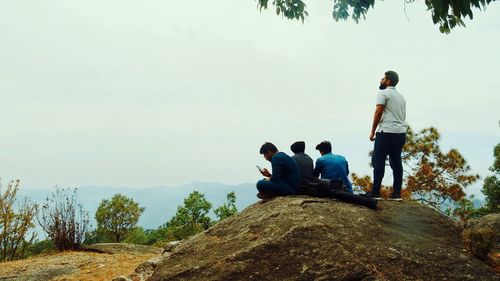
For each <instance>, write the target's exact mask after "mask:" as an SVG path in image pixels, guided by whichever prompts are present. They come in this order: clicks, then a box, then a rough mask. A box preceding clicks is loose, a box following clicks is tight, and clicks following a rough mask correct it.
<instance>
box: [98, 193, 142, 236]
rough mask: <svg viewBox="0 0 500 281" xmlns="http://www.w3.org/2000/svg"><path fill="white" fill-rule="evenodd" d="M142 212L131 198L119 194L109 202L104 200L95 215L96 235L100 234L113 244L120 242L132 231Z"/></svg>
mask: <svg viewBox="0 0 500 281" xmlns="http://www.w3.org/2000/svg"><path fill="white" fill-rule="evenodd" d="M143 212H144V208H142V207H140V206H139V204H138V203H136V202H135V201H134V200H132V199H131V198H128V197H126V196H124V195H121V194H116V195H114V196H113V197H112V198H111V200H107V199H104V200H102V201H101V204H99V207H98V208H97V211H96V213H95V219H96V221H97V233H99V232H102V233H104V234H105V235H106V236H108V237H109V238H110V239H112V241H114V242H121V241H122V240H123V239H124V238H125V236H126V235H127V233H128V232H129V231H130V230H132V229H133V228H134V227H135V226H136V224H137V222H138V221H139V217H140V216H141V214H142V213H143Z"/></svg>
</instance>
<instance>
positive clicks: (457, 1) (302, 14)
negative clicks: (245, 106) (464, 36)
mask: <svg viewBox="0 0 500 281" xmlns="http://www.w3.org/2000/svg"><path fill="white" fill-rule="evenodd" d="M403 1H404V4H406V3H411V2H415V0H403ZM493 1H495V0H444V1H443V0H425V5H427V10H430V11H431V13H432V21H433V22H434V24H438V25H439V30H440V31H441V32H442V33H449V32H450V31H451V29H452V28H454V27H456V26H465V24H464V22H463V19H464V18H465V17H469V18H470V19H472V18H473V13H472V9H473V8H476V9H480V10H481V9H484V8H485V7H486V6H487V5H489V4H490V3H491V2H493ZM257 2H258V6H259V8H260V9H262V8H264V9H267V8H268V2H269V0H257ZM333 3H334V4H333V12H332V15H333V18H334V19H335V21H339V20H347V19H348V18H349V17H351V18H352V19H353V20H354V21H355V22H356V23H358V22H359V19H360V18H361V17H363V19H365V16H366V13H367V12H368V10H369V9H370V8H373V7H374V5H375V0H333ZM272 5H274V6H275V7H276V14H278V15H279V14H281V15H283V16H284V17H285V18H287V19H296V20H301V21H304V19H305V18H306V17H307V16H308V12H307V11H306V4H305V3H304V1H302V0H273V1H272Z"/></svg>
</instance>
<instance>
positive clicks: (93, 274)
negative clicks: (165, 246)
mask: <svg viewBox="0 0 500 281" xmlns="http://www.w3.org/2000/svg"><path fill="white" fill-rule="evenodd" d="M88 248H91V249H92V250H89V251H67V252H59V253H53V254H46V255H40V256H34V257H30V258H28V259H22V260H15V261H10V262H2V263H0V281H3V280H5V281H42V280H44V281H45V280H47V281H48V280H112V279H113V278H114V277H115V276H117V275H118V274H130V273H132V272H133V271H134V268H136V267H137V265H138V264H143V263H144V261H145V260H148V261H149V260H150V259H152V258H154V257H157V256H158V255H161V253H162V249H161V248H157V247H151V246H136V245H130V244H111V245H110V244H106V245H103V244H99V245H91V246H88ZM142 268H143V269H144V271H145V272H146V271H148V270H149V273H148V274H149V275H147V277H149V276H150V275H151V274H152V271H153V270H152V269H151V268H149V269H147V266H143V267H142ZM144 276H146V275H144Z"/></svg>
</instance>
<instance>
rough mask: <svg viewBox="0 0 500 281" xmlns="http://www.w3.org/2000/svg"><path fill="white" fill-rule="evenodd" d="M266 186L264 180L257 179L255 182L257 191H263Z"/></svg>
mask: <svg viewBox="0 0 500 281" xmlns="http://www.w3.org/2000/svg"><path fill="white" fill-rule="evenodd" d="M266 186H267V181H266V180H259V181H258V182H257V190H258V191H259V192H261V191H264V190H265V189H266Z"/></svg>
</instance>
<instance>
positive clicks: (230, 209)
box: [214, 191, 238, 220]
mask: <svg viewBox="0 0 500 281" xmlns="http://www.w3.org/2000/svg"><path fill="white" fill-rule="evenodd" d="M226 198H227V203H224V205H222V206H220V207H219V208H217V209H215V210H214V213H215V215H216V216H217V217H218V218H219V220H223V219H225V218H228V217H230V216H232V215H234V214H236V213H238V209H237V208H236V194H234V191H231V192H229V193H228V194H227V196H226Z"/></svg>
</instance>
